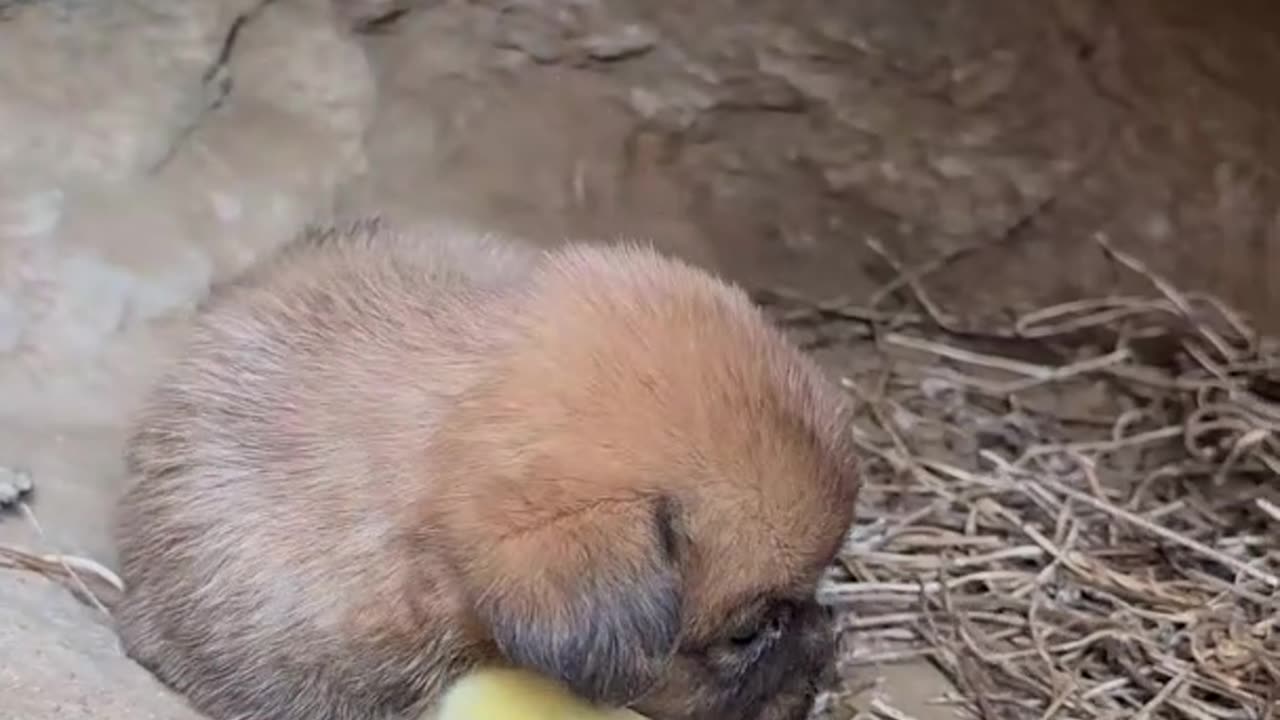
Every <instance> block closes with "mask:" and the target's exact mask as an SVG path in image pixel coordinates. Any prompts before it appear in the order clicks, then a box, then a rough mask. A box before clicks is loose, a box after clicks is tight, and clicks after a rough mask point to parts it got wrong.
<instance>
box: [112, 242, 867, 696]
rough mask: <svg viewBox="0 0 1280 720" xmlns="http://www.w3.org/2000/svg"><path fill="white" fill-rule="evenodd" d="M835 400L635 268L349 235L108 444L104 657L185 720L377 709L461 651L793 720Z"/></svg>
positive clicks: (241, 287) (247, 306)
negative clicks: (192, 713)
mask: <svg viewBox="0 0 1280 720" xmlns="http://www.w3.org/2000/svg"><path fill="white" fill-rule="evenodd" d="M846 420H847V418H846V416H845V410H844V407H843V406H842V403H841V393H839V392H838V391H837V390H836V389H835V388H834V387H833V386H832V385H831V384H829V383H828V381H827V380H826V379H824V377H823V376H822V374H821V373H820V371H819V370H818V369H817V368H816V367H815V366H814V365H813V364H812V363H811V362H810V361H809V360H808V359H806V357H804V356H803V355H802V354H801V353H800V352H799V351H797V350H796V349H795V348H793V347H792V346H791V345H789V344H787V342H785V341H784V339H783V337H782V336H781V335H780V333H779V332H778V331H776V330H775V329H773V328H771V327H769V326H768V325H767V324H766V322H765V321H764V320H763V318H762V316H761V315H760V314H759V313H758V312H757V310H756V309H755V308H754V307H753V306H752V305H751V303H750V302H749V301H748V299H747V298H746V296H745V295H744V294H743V293H742V292H741V291H739V290H737V289H735V288H732V287H730V286H728V285H726V284H724V283H722V282H721V281H719V280H717V279H715V278H714V277H712V276H711V275H709V274H707V273H705V272H703V271H700V270H697V269H694V268H693V267H690V266H688V265H686V264H683V263H681V262H678V261H676V260H672V259H668V258H665V257H662V256H660V255H659V254H657V253H655V252H652V251H650V250H647V249H642V248H639V247H632V246H612V247H600V246H591V245H570V246H567V247H563V248H560V249H556V250H551V251H546V252H535V251H534V250H532V249H529V248H526V247H524V246H522V245H518V244H513V243H505V242H501V241H498V240H494V239H488V238H481V237H475V236H470V235H468V234H466V233H463V232H453V231H442V232H437V233H434V234H432V233H427V234H421V235H417V236H412V237H411V236H407V235H402V234H398V233H396V232H394V231H392V230H390V229H388V228H386V227H385V226H383V225H381V224H380V223H378V222H376V221H367V222H358V223H355V224H352V225H350V226H345V227H337V228H329V229H322V230H313V231H310V232H308V233H306V234H305V236H304V237H302V238H300V239H299V240H297V241H296V242H294V243H292V244H291V245H290V246H289V247H288V248H287V249H286V250H284V251H283V252H281V253H279V254H278V255H277V256H276V257H274V258H272V259H271V260H269V261H266V262H264V263H262V264H260V265H259V266H258V267H256V268H255V269H253V270H251V271H250V272H248V273H246V274H245V275H244V276H243V277H241V278H239V279H237V280H236V281H234V282H232V283H230V284H228V285H226V286H224V287H220V288H217V289H216V290H215V291H214V292H213V293H212V295H211V297H210V299H209V300H208V301H207V303H206V304H205V305H204V306H203V307H202V308H201V310H200V312H199V314H198V319H197V325H196V328H195V331H194V337H193V339H192V341H191V345H190V347H189V348H188V349H187V351H186V354H185V356H184V357H183V358H182V359H181V361H180V362H179V363H178V364H177V365H176V366H175V368H174V369H173V370H172V371H171V373H170V374H169V375H168V376H167V377H166V378H165V379H163V380H162V381H161V382H160V383H159V385H158V386H157V387H156V389H155V390H154V393H153V395H152V396H151V398H150V401H149V404H148V406H147V409H146V412H145V414H144V416H143V417H142V418H141V419H140V421H139V423H138V424H137V427H136V430H135V432H134V433H133V435H132V437H131V440H130V445H129V451H128V460H129V464H130V468H131V472H132V474H133V476H134V478H135V481H134V484H133V485H132V487H131V489H130V490H129V491H128V492H127V494H126V496H125V497H124V498H123V501H122V505H121V508H120V515H119V526H118V539H119V547H120V553H121V561H122V570H123V578H124V581H125V583H126V585H127V589H126V592H125V595H124V596H123V598H122V599H121V600H120V601H119V603H118V605H117V607H116V614H117V617H118V627H119V632H120V634H121V637H122V639H123V643H124V646H125V648H126V650H127V652H128V654H129V655H130V656H131V657H132V658H134V659H135V660H136V661H138V662H139V663H141V664H142V665H144V666H145V667H147V668H148V669H150V670H151V671H152V672H153V673H154V674H155V675H157V676H158V677H159V678H160V679H161V680H163V681H164V682H165V683H167V684H168V685H169V686H171V687H172V688H174V689H175V690H177V691H178V692H181V693H183V694H185V695H186V696H187V697H188V698H189V699H190V701H191V702H192V703H193V704H194V705H195V706H196V707H197V708H198V709H199V710H201V711H203V712H204V713H205V714H207V715H208V716H209V717H211V718H213V720H233V719H234V720H389V719H392V718H395V719H400V718H413V717H416V716H418V715H419V714H421V713H422V712H423V711H424V710H426V709H428V708H429V707H430V706H431V704H432V702H433V700H435V699H436V698H437V697H438V696H439V694H440V692H441V691H442V689H443V688H445V687H446V686H447V685H448V684H449V683H450V682H451V681H452V680H453V679H454V678H456V677H458V676H459V674H460V673H463V672H465V671H467V670H469V669H471V668H473V667H476V666H479V665H484V664H499V665H501V664H507V665H513V666H516V667H521V668H525V669H529V670H533V671H537V672H540V673H543V674H545V675H547V676H549V677H551V678H554V679H556V680H559V681H560V682H562V683H564V684H565V685H567V686H568V687H569V688H570V689H572V690H573V691H574V692H575V693H577V694H578V695H580V696H581V697H583V698H584V699H587V700H590V701H594V702H599V703H605V704H609V705H614V706H630V707H633V708H634V709H636V710H637V711H639V712H641V713H643V714H645V715H647V716H648V717H650V718H654V720H686V719H687V720H722V719H723V720H752V719H758V720H789V719H794V718H802V717H804V716H805V714H806V713H807V712H808V710H809V708H810V706H811V704H812V700H813V696H814V693H815V689H816V688H817V686H818V685H819V684H820V682H821V681H822V680H823V678H825V677H828V674H829V672H830V668H831V663H832V635H831V628H830V621H829V618H828V617H827V615H826V614H825V613H824V611H823V610H822V609H820V608H819V606H818V605H817V604H816V603H815V602H814V590H815V587H816V583H817V580H818V578H819V575H820V573H821V572H822V571H823V569H824V568H825V567H826V566H827V565H828V564H829V563H830V561H831V560H832V559H833V556H834V555H835V553H836V551H837V548H838V547H839V545H840V543H841V540H842V537H843V535H844V533H845V530H846V527H847V526H848V524H849V522H850V520H851V517H850V515H851V512H852V508H853V504H854V500H855V495H856V486H857V483H856V481H855V475H854V466H853V458H852V452H851V447H850V445H849V441H848V437H847V435H848V433H847V431H846Z"/></svg>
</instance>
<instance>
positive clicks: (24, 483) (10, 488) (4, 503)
mask: <svg viewBox="0 0 1280 720" xmlns="http://www.w3.org/2000/svg"><path fill="white" fill-rule="evenodd" d="M34 487H35V483H34V482H33V481H32V480H31V473H29V472H27V471H26V470H23V469H21V468H16V467H11V466H8V465H0V508H9V507H13V506H15V505H17V504H18V502H19V501H21V500H22V499H23V498H25V497H26V496H27V495H29V494H31V490H32V488H34Z"/></svg>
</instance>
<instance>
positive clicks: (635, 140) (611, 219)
mask: <svg viewBox="0 0 1280 720" xmlns="http://www.w3.org/2000/svg"><path fill="white" fill-rule="evenodd" d="M1223 7H1224V8H1225V7H1226V6H1223ZM1278 16H1280V12H1277V9H1276V6H1275V5H1274V3H1270V2H1268V0H1241V1H1240V2H1237V3H1232V4H1231V5H1230V7H1229V9H1215V8H1214V7H1213V6H1212V4H1208V3H1200V2H1194V1H1193V0H1133V2H1127V3H1109V2H1105V1H1104V0H1047V1H1046V2H1045V3H1035V4H1032V3H1026V2H1024V1H1023V0H847V1H846V2H841V3H831V2H820V1H819V0H763V1H761V2H753V3H738V2H731V1H730V0H706V1H705V2H699V3H696V4H691V3H688V2H677V1H676V0H501V1H498V0H492V1H491V0H481V1H479V2H476V1H464V0H117V1H115V2H90V1H88V0H0V97H3V98H4V101H3V102H0V483H7V484H5V485H3V486H0V497H4V498H8V497H10V496H15V495H17V489H16V484H15V483H13V482H11V480H12V479H13V478H16V477H18V475H17V471H19V470H21V471H24V472H28V473H29V477H30V478H31V479H32V481H33V482H34V490H33V491H31V492H30V494H27V495H25V499H26V501H27V502H28V503H29V506H30V508H31V509H32V511H33V513H34V517H36V518H37V519H38V522H39V531H37V530H36V529H35V525H33V524H32V523H31V522H30V521H29V520H27V519H24V517H23V515H22V514H21V513H14V512H12V511H4V510H0V545H6V546H18V547H27V548H33V549H36V550H37V551H39V552H50V551H58V552H68V553H78V554H83V555H87V556H90V557H93V558H96V559H98V560H100V561H102V562H105V563H108V564H109V563H111V562H112V561H113V550H112V546H111V542H110V507H111V503H112V502H113V500H114V498H115V496H116V494H117V493H118V492H119V490H120V487H121V485H122V483H123V482H124V481H125V478H124V476H123V468H122V465H121V460H120V446H121V443H122V439H123V437H124V432H125V427H126V424H127V421H128V418H129V416H130V414H131V413H132V412H133V411H134V409H135V408H136V407H137V404H138V402H139V400H140V398H141V396H142V393H143V391H144V389H145V388H146V386H147V385H148V384H149V383H150V382H151V381H152V380H153V379H154V377H155V376H156V374H157V373H159V372H161V371H162V370H163V368H164V367H165V365H166V363H167V362H169V361H170V360H171V358H172V357H173V355H174V352H175V348H176V347H177V344H178V343H180V341H181V339H182V336H183V333H184V330H185V321H186V318H187V317H188V315H189V312H190V308H191V307H192V305H193V303H194V302H196V301H197V300H198V299H199V298H200V297H201V296H202V294H203V293H204V292H205V291H206V289H207V288H208V286H209V284H210V283H211V282H215V281H217V280H218V279H220V278H224V277H227V276H228V275H231V274H233V273H236V272H238V271H239V270H241V269H242V268H244V267H245V266H246V265H248V264H249V263H251V262H253V260H254V259H255V258H258V257H260V256H262V255H263V254H265V253H268V252H270V251H271V250H272V249H273V248H275V247H277V246H278V245H279V244H280V243H282V242H284V241H286V240H287V239H288V238H289V237H291V236H292V235H293V234H294V233H296V232H297V231H298V230H299V228H300V227H301V225H302V224H303V223H305V222H307V221H309V220H312V219H322V218H324V217H326V216H330V215H333V214H338V213H342V214H347V213H358V212H380V213H383V214H385V215H388V216H391V217H392V218H393V219H399V220H403V221H405V222H407V223H413V222H418V221H421V220H425V219H427V218H431V217H434V216H437V215H440V214H449V215H452V216H456V217H457V218H458V219H463V220H473V221H477V222H480V223H484V224H487V225H490V226H492V227H494V228H495V229H497V230H503V231H507V232H513V233H518V234H520V235H524V236H527V237H529V238H531V239H532V240H534V241H536V242H539V243H546V244H552V243H556V242H560V241H562V240H563V239H564V238H567V237H578V238H595V239H600V240H611V239H614V238H618V237H624V236H628V237H632V238H637V239H648V240H652V241H653V242H654V243H655V244H657V245H658V246H659V247H661V248H663V249H666V250H668V251H671V252H674V253H677V254H681V255H684V256H686V257H688V258H691V259H693V260H694V261H696V262H699V263H701V264H704V265H706V266H708V267H712V268H714V269H717V270H719V271H721V272H723V273H725V274H727V275H729V276H730V277H732V278H734V279H737V280H740V281H743V282H744V283H747V284H753V285H769V286H779V285H782V286H790V287H793V288H802V289H803V290H804V292H806V293H807V294H809V295H812V296H815V297H819V296H829V295H847V296H849V297H852V298H853V299H855V300H859V301H860V300H862V299H864V298H867V297H869V296H871V295H872V293H873V292H874V291H875V290H876V289H877V288H878V287H879V286H881V285H882V284H883V283H884V282H886V281H887V280H889V279H891V278H892V276H893V274H894V273H893V271H892V270H891V268H890V267H889V266H888V264H887V263H886V261H885V260H884V258H882V257H881V256H880V254H879V253H878V252H877V251H876V250H875V248H884V249H885V250H886V251H887V252H889V253H890V254H891V255H893V256H894V257H895V258H897V259H898V260H900V261H901V262H902V263H906V264H914V263H920V262H925V261H928V260H930V259H933V258H936V257H938V256H939V255H940V254H946V253H956V254H957V258H956V260H955V261H954V262H951V263H947V264H945V265H944V266H943V267H942V268H941V269H939V270H938V271H937V272H935V273H933V274H932V275H930V276H929V277H928V282H929V284H930V290H931V291H933V293H934V295H935V299H937V300H938V301H939V302H942V303H945V304H947V305H948V307H953V308H956V309H957V310H960V311H963V312H964V313H967V314H982V313H986V312H989V311H995V310H998V309H1000V308H1004V307H1007V306H1010V305H1015V306H1023V307H1025V306H1028V305H1033V304H1043V303H1045V302H1050V301H1057V300H1061V299H1066V298H1069V297H1074V296H1077V295H1079V294H1081V293H1097V292H1103V291H1106V290H1108V289H1111V288H1114V287H1117V286H1118V285H1117V281H1118V280H1122V281H1126V282H1127V281H1129V280H1132V278H1127V277H1126V276H1123V275H1121V274H1118V273H1117V272H1116V270H1115V268H1114V267H1113V266H1112V265H1111V264H1110V263H1109V262H1108V261H1107V259H1106V258H1105V257H1104V256H1103V255H1102V253H1101V252H1099V250H1098V248H1097V246H1096V245H1095V244H1094V243H1093V242H1092V241H1091V238H1092V237H1093V236H1094V235H1096V234H1106V235H1108V236H1109V237H1111V238H1113V239H1114V240H1115V241H1116V242H1117V243H1118V244H1121V245H1124V246H1126V247H1128V248H1130V249H1132V250H1133V251H1135V252H1138V253H1139V254H1141V255H1142V256H1143V257H1144V258H1146V259H1147V260H1148V261H1149V262H1150V263H1151V264H1152V266H1153V267H1155V268H1156V269H1157V270H1160V271H1162V272H1165V273H1168V274H1170V275H1172V276H1173V277H1174V278H1175V279H1176V280H1178V281H1179V282H1180V283H1182V284H1184V285H1186V286H1189V287H1191V288H1194V289H1204V290H1208V291H1212V292H1216V293H1220V294H1223V295H1225V296H1226V297H1227V299H1229V300H1231V301H1233V302H1235V303H1237V304H1239V305H1241V306H1243V307H1244V308H1245V309H1246V310H1252V311H1254V312H1256V313H1261V314H1262V317H1261V318H1260V320H1261V321H1262V322H1263V323H1268V322H1269V323H1271V324H1272V325H1273V326H1274V325H1275V324H1276V323H1277V322H1280V321H1276V320H1274V319H1273V318H1272V317H1271V314H1270V313H1267V312H1266V311H1267V310H1269V309H1270V308H1271V307H1272V306H1274V304H1275V303H1276V301H1277V299H1278V298H1280V296H1278V295H1277V293H1280V285H1277V284H1275V283H1270V282H1268V279H1269V277H1270V275H1271V274H1273V273H1274V268H1275V267H1276V265H1275V261H1276V257H1277V253H1280V216H1278V215H1277V214H1276V212H1275V210H1274V208H1275V206H1276V204H1277V200H1280V182H1277V179H1276V175H1275V172H1274V170H1273V168H1274V167H1275V166H1276V165H1277V164H1280V144H1278V143H1276V142H1275V140H1274V138H1275V132H1274V118H1275V117H1277V112H1276V107H1275V105H1276V103H1277V102H1280V100H1277V96H1276V94H1275V93H1274V91H1273V89H1272V83H1273V78H1274V77H1275V71H1276V70H1277V69H1280V49H1278V48H1280V43H1277V42H1276V39H1277V37H1276V36H1277V29H1278V28H1280V19H1278ZM1119 286H1120V287H1123V283H1121V284H1120V285H1119ZM1273 329H1274V328H1273ZM840 362H841V360H840V358H838V357H836V358H833V359H832V363H833V364H834V365H835V367H837V369H838V367H839V363H840ZM60 592H61V590H60V589H57V588H46V587H44V586H42V585H40V584H39V583H37V582H36V581H34V580H33V579H30V578H24V577H23V576H20V575H16V574H14V573H11V572H4V573H3V574H0V660H3V663H0V698H4V702H0V716H3V715H4V713H7V712H9V711H10V709H11V708H12V707H14V706H13V705H12V704H11V702H12V701H13V699H14V698H15V697H17V698H19V701H20V702H27V703H32V704H28V705H18V706H17V707H19V708H21V710H22V712H21V713H20V714H19V715H17V716H15V717H21V718H23V720H44V719H45V718H55V717H58V718H61V717H79V716H83V717H98V718H112V717H126V716H127V717H148V716H150V717H172V718H179V717H183V715H182V714H181V711H180V710H176V709H174V707H175V706H174V705H173V701H172V699H171V698H167V697H166V696H165V694H164V693H162V692H160V691H158V690H156V689H155V688H153V687H152V686H150V685H148V684H147V683H146V682H145V681H144V680H143V679H140V676H138V675H137V671H135V670H130V669H128V667H129V666H128V665H127V663H125V662H124V661H123V660H121V659H120V658H119V657H115V656H113V655H112V653H113V652H114V651H113V650H112V649H111V645H110V643H109V642H108V640H107V638H108V635H107V634H105V633H106V632H107V631H106V630H105V628H101V627H99V626H97V625H95V624H94V620H93V617H92V614H91V613H89V614H86V613H82V612H78V608H77V607H76V606H74V605H67V604H66V603H64V602H63V601H62V600H58V599H57V598H55V597H54V596H55V595H57V594H58V593H60ZM37 601H38V602H37ZM66 602H71V601H70V600H67V601H66ZM44 605H48V607H50V608H53V609H52V610H45V609H43V606H44ZM42 648H47V650H48V652H50V653H53V654H51V655H48V656H47V657H48V658H49V660H48V662H45V660H43V659H42V660H40V661H39V662H32V661H31V658H37V657H38V658H44V657H46V656H44V655H40V654H39V653H40V652H44V651H45V650H44V649H42ZM4 653H8V654H4ZM926 672H927V670H922V669H920V668H914V669H912V670H911V671H910V672H908V673H906V674H905V675H904V674H903V673H901V672H897V671H895V672H893V673H882V674H881V677H882V678H883V680H884V684H885V692H886V693H888V694H890V695H893V694H894V693H898V694H904V693H905V695H907V696H910V695H911V694H912V693H911V690H912V687H913V682H921V683H926V684H930V686H932V685H931V684H932V683H934V682H936V680H937V678H935V677H928V678H926V679H924V680H920V678H922V677H925V676H924V675H922V673H926ZM912 673H914V674H912ZM911 678H916V680H915V681H913V680H912V679H911ZM904 688H905V690H904ZM84 703H88V704H89V705H84ZM94 703H97V704H98V705H96V706H95V707H94V709H92V711H90V710H85V709H84V708H85V707H90V706H93V704H94ZM913 711H914V712H916V713H917V715H918V717H919V718H921V720H926V719H927V718H929V717H931V716H930V715H929V713H931V712H934V713H936V712H937V711H936V709H935V710H931V709H929V708H927V707H925V706H921V707H920V708H918V709H916V710H913ZM76 713H82V714H81V715H76ZM86 713H87V714H86ZM113 713H116V714H113ZM148 713H150V715H148ZM933 717H939V716H938V715H934V716H933Z"/></svg>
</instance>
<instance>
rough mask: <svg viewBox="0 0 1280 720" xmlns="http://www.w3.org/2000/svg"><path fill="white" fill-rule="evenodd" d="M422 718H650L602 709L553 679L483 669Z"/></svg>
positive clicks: (462, 681) (467, 677)
mask: <svg viewBox="0 0 1280 720" xmlns="http://www.w3.org/2000/svg"><path fill="white" fill-rule="evenodd" d="M423 720H647V718H645V717H644V716H643V715H640V714H639V713H636V712H634V711H632V710H627V709H624V708H600V707H596V706H594V705H592V704H590V703H588V702H586V701H585V700H583V699H582V698H579V697H577V696H576V695H574V694H572V693H571V692H569V691H568V690H567V689H566V688H564V687H563V686H561V685H560V684H558V683H556V682H555V681H553V680H550V679H548V678H545V677H543V676H541V675H537V674H534V673H531V672H527V671H524V670H514V669H510V668H480V669H477V670H473V671H472V672H470V673H468V674H467V675H464V676H462V677H461V678H460V679H459V680H458V681H457V682H455V683H454V684H453V685H452V686H451V687H450V688H449V689H448V690H446V691H445V693H444V695H443V697H442V698H441V699H440V702H439V704H438V705H437V706H436V707H435V708H434V709H433V710H432V711H431V712H429V713H427V714H426V716H424V718H423Z"/></svg>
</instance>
